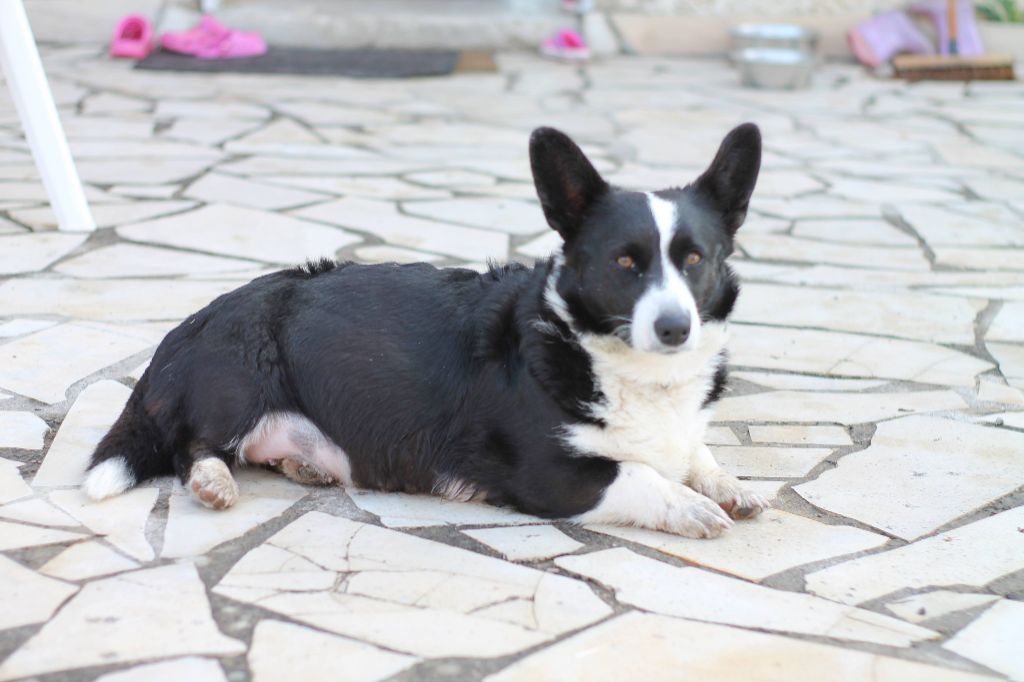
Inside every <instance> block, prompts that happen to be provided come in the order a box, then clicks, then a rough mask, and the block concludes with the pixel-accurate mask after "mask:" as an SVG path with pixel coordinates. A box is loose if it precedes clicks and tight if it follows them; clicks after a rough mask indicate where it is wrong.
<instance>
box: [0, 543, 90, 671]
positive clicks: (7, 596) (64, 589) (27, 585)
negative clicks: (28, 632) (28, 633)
mask: <svg viewBox="0 0 1024 682" xmlns="http://www.w3.org/2000/svg"><path fill="white" fill-rule="evenodd" d="M77 591H78V587H77V586H75V585H68V584H67V583H65V582H61V581H60V580H54V579H52V578H47V577H45V576H41V575H39V574H38V573H36V572H35V571H32V570H29V569H27V568H25V567H24V566H22V565H21V564H18V563H16V562H14V561H12V560H10V559H8V558H7V557H5V556H0V603H2V604H3V605H4V607H3V608H2V609H0V630H6V629H8V628H16V627H21V626H22V625H31V624H32V623H42V622H43V621H45V620H49V618H50V616H52V615H53V612H54V611H56V610H57V609H58V607H60V605H61V604H63V603H64V601H65V600H66V599H67V598H68V597H70V596H71V595H73V594H74V593H75V592H77ZM0 674H2V668H0ZM5 679H6V678H5Z"/></svg>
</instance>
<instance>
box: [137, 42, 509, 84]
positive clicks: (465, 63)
mask: <svg viewBox="0 0 1024 682" xmlns="http://www.w3.org/2000/svg"><path fill="white" fill-rule="evenodd" d="M135 68H136V69H146V70H152V71H198V72H201V73H285V74H301V75H308V76H349V77H352V78H413V77H416V76H444V75H447V74H450V73H452V72H453V71H456V70H458V71H493V70H494V62H493V60H491V59H490V55H488V54H481V53H478V52H459V51H458V50H378V49H360V50H312V49H307V48H303V47H271V48H269V49H268V50H267V53H266V54H263V55H260V56H259V57H243V58H241V59H198V58H196V57H192V56H190V55H184V54H178V53H177V52H170V51H168V50H163V49H159V50H157V51H155V52H153V53H152V54H150V55H149V56H148V57H146V58H145V59H143V60H142V61H140V62H138V63H137V64H136V65H135Z"/></svg>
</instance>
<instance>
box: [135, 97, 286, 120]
mask: <svg viewBox="0 0 1024 682" xmlns="http://www.w3.org/2000/svg"><path fill="white" fill-rule="evenodd" d="M153 115H154V117H155V118H175V119H181V118H201V119H212V121H209V123H211V124H216V123H217V122H218V121H223V120H235V119H236V120H244V121H262V120H263V119H265V118H269V117H270V110H269V109H267V108H265V107H262V106H260V105H258V104H250V103H248V102H236V101H230V100H185V99H179V100H174V99H165V98H160V100H159V101H158V102H157V105H156V112H155V113H154V114H153Z"/></svg>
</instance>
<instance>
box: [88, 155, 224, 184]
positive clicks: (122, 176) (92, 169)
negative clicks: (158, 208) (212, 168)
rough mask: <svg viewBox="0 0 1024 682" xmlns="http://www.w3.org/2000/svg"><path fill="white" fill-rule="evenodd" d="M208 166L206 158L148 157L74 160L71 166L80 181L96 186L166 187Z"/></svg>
mask: <svg viewBox="0 0 1024 682" xmlns="http://www.w3.org/2000/svg"><path fill="white" fill-rule="evenodd" d="M209 164H210V161H209V160H207V159H185V158H160V157H150V158H135V159H124V160H122V159H114V160H101V159H87V160H78V161H76V163H75V167H76V168H78V172H79V175H81V177H82V179H83V180H84V181H86V182H91V183H94V184H97V185H120V184H124V183H132V184H144V185H166V184H168V183H173V182H181V181H183V180H185V179H187V178H190V177H192V176H193V175H196V174H197V173H200V172H202V171H204V170H206V167H207V166H208V165H209Z"/></svg>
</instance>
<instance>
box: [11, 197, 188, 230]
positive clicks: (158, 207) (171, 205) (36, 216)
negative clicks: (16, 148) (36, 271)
mask: <svg viewBox="0 0 1024 682" xmlns="http://www.w3.org/2000/svg"><path fill="white" fill-rule="evenodd" d="M195 205H196V204H195V202H192V201H178V200H167V201H135V202H132V203H130V204H98V205H95V206H93V207H92V217H93V220H95V221H96V226H97V227H112V226H114V225H123V224H125V223H132V222H136V221H139V220H149V219H150V218H156V217H158V216H162V215H168V214H171V213H180V212H181V211H184V210H186V209H189V208H192V207H193V206H195ZM11 217H12V218H14V219H15V220H17V221H19V222H21V223H24V224H26V225H30V226H32V227H33V228H36V229H44V230H54V229H57V217H56V216H55V215H54V213H53V209H52V208H50V207H49V206H47V207H44V208H28V209H24V210H17V211H11ZM40 236H42V235H40Z"/></svg>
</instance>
